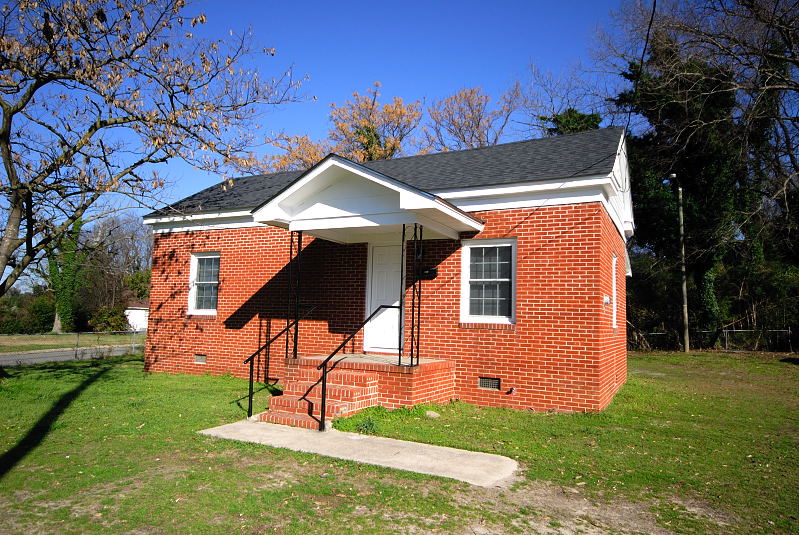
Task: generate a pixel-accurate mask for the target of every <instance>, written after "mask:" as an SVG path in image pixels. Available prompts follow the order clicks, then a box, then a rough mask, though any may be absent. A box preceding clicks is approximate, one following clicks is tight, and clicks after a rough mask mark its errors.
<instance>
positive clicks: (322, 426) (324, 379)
mask: <svg viewBox="0 0 799 535" xmlns="http://www.w3.org/2000/svg"><path fill="white" fill-rule="evenodd" d="M323 364H324V367H323V368H322V407H321V410H320V418H319V431H324V430H325V417H326V416H327V362H324V363H323Z"/></svg>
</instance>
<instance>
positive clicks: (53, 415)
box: [0, 366, 111, 480]
mask: <svg viewBox="0 0 799 535" xmlns="http://www.w3.org/2000/svg"><path fill="white" fill-rule="evenodd" d="M110 369H111V367H110V366H104V367H102V368H101V369H99V370H97V369H96V368H95V371H94V373H92V374H91V375H89V376H88V377H86V378H85V379H84V380H83V381H81V383H80V384H78V386H76V387H75V388H73V389H72V390H70V391H69V392H67V393H65V394H64V395H63V396H61V397H60V398H59V399H58V401H56V402H55V403H53V406H52V407H50V410H49V411H47V412H46V413H45V414H44V415H42V417H41V418H39V420H38V421H37V422H36V423H35V424H34V425H33V427H31V428H30V430H29V431H28V432H27V433H26V434H25V436H24V437H22V438H21V439H20V440H19V442H17V444H16V445H15V446H14V447H13V448H11V449H10V450H8V451H7V452H5V453H4V454H3V455H2V456H0V480H2V479H3V477H5V475H6V474H7V473H8V472H10V471H11V469H12V468H14V467H15V466H16V465H17V464H18V463H19V462H20V461H21V460H22V459H24V458H25V457H26V456H27V455H28V454H29V453H30V452H31V451H33V450H34V449H36V447H37V446H38V445H39V444H41V442H42V440H44V437H46V436H47V434H48V433H49V432H50V429H51V428H52V427H53V424H54V423H55V421H56V420H57V419H58V417H59V416H61V414H63V412H64V411H65V410H66V409H67V408H68V407H69V406H70V405H71V404H72V402H73V401H75V399H76V398H77V397H78V396H80V395H81V393H82V392H83V391H84V390H86V389H87V388H88V387H89V386H91V384H92V383H94V382H95V381H97V380H98V379H100V378H101V377H102V376H103V375H105V374H106V373H107V372H108V371H109V370H110Z"/></svg>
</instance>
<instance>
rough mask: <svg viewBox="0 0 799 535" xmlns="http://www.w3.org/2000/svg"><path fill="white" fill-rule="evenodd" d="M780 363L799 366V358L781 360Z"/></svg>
mask: <svg viewBox="0 0 799 535" xmlns="http://www.w3.org/2000/svg"><path fill="white" fill-rule="evenodd" d="M780 362H787V363H788V364H799V358H797V357H785V358H784V359H780Z"/></svg>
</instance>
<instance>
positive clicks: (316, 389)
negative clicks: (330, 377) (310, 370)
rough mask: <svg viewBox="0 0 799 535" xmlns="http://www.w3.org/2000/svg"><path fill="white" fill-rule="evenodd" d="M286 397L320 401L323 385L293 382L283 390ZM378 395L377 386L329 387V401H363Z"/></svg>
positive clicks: (333, 385)
mask: <svg viewBox="0 0 799 535" xmlns="http://www.w3.org/2000/svg"><path fill="white" fill-rule="evenodd" d="M283 395H284V396H297V397H305V398H307V399H309V400H311V401H320V400H321V397H322V385H321V383H316V382H313V383H311V382H310V381H292V382H290V383H288V384H287V385H286V386H285V387H284V388H283ZM372 395H377V385H376V384H375V385H371V386H361V387H359V386H344V385H336V384H330V383H328V385H327V399H336V400H339V401H361V400H362V399H363V398H366V397H370V396H372Z"/></svg>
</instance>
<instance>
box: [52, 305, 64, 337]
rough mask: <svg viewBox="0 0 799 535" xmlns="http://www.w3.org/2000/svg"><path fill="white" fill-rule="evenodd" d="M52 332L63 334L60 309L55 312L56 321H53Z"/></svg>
mask: <svg viewBox="0 0 799 535" xmlns="http://www.w3.org/2000/svg"><path fill="white" fill-rule="evenodd" d="M51 332H54V333H58V334H61V333H62V332H63V331H62V329H61V316H59V315H58V309H57V308H56V311H55V319H54V320H53V330H52V331H51Z"/></svg>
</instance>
